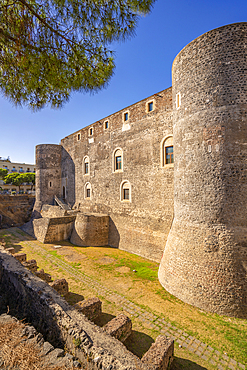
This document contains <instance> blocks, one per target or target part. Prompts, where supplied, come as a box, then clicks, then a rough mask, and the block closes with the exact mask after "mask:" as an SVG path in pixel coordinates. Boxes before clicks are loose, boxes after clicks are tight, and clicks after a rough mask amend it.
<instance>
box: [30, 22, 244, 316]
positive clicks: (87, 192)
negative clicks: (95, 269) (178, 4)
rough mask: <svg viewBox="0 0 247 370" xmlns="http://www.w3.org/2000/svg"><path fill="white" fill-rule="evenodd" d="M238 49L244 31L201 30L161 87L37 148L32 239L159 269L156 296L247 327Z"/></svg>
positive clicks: (241, 90)
mask: <svg viewBox="0 0 247 370" xmlns="http://www.w3.org/2000/svg"><path fill="white" fill-rule="evenodd" d="M246 45H247V23H236V24H231V25H227V26H223V27H220V28H218V29H215V30H212V31H209V32H207V33H205V34H203V35H202V36H200V37H198V38H197V39H195V40H194V41H192V42H191V43H190V44H188V45H187V46H186V47H184V49H182V51H181V52H180V53H179V54H178V55H177V57H176V58H175V60H174V62H173V66H172V87H170V88H168V89H166V90H163V91H161V92H159V93H157V94H154V95H152V96H150V97H148V98H147V99H143V100H141V101H139V102H138V103H136V104H133V105H131V106H129V107H127V108H124V109H122V110H121V111H119V112H116V113H114V114H112V115H110V116H108V117H106V118H103V119H100V120H99V121H97V122H95V123H93V124H91V125H89V126H88V127H85V128H83V129H81V130H79V131H77V132H75V133H73V134H71V135H69V136H66V137H65V138H64V139H62V140H61V143H60V145H50V144H44V145H38V146H37V147H36V169H37V170H36V174H37V180H36V202H35V207H34V217H36V218H35V219H34V220H33V228H34V233H35V235H36V237H37V239H38V240H40V241H42V242H51V241H59V240H63V239H69V240H70V241H71V242H72V243H74V244H76V245H79V246H104V245H110V246H112V247H116V248H120V249H123V250H126V251H129V252H131V253H135V254H138V255H140V256H143V257H146V258H148V259H151V260H154V261H159V262H160V261H161V262H160V268H159V281H160V283H161V284H162V286H163V287H164V288H165V289H166V290H167V291H168V292H170V293H172V294H174V295H175V296H176V297H178V298H180V299H181V300H183V301H184V302H186V303H189V304H192V305H194V306H197V307H199V308H201V309H204V310H207V311H211V312H216V313H218V314H223V315H229V316H235V317H240V318H247V101H246V100H247V78H246V76H247V47H246ZM40 216H42V217H41V218H38V217H40Z"/></svg>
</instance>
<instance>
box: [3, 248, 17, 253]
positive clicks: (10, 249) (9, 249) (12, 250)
mask: <svg viewBox="0 0 247 370" xmlns="http://www.w3.org/2000/svg"><path fill="white" fill-rule="evenodd" d="M5 250H6V251H7V252H9V253H11V254H14V253H15V248H13V247H9V248H5Z"/></svg>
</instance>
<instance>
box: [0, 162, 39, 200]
mask: <svg viewBox="0 0 247 370" xmlns="http://www.w3.org/2000/svg"><path fill="white" fill-rule="evenodd" d="M0 168H3V169H4V170H8V173H27V172H30V173H32V172H35V164H27V163H14V162H11V161H10V159H9V158H8V159H6V158H2V157H0ZM0 188H2V190H1V189H0V191H1V192H4V193H11V192H13V191H16V192H19V187H18V186H15V185H11V184H5V183H4V181H3V180H0ZM31 190H34V189H32V185H31V184H25V185H21V188H20V192H24V193H26V192H30V191H31Z"/></svg>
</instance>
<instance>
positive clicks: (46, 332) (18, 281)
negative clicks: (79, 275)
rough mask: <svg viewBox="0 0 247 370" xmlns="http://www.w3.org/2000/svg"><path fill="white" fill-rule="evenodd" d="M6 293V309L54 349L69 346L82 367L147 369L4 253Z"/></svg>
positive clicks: (1, 281) (0, 258) (1, 286)
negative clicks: (33, 327)
mask: <svg viewBox="0 0 247 370" xmlns="http://www.w3.org/2000/svg"><path fill="white" fill-rule="evenodd" d="M6 291H7V292H8V301H7V302H6V308H7V306H9V309H10V311H12V310H15V312H16V310H17V311H18V315H19V317H20V318H21V317H22V318H25V319H26V321H28V322H31V323H32V325H34V326H35V327H36V329H37V331H39V332H40V333H42V335H43V336H44V337H45V340H46V341H49V342H50V343H51V344H52V345H53V346H54V347H59V346H63V345H65V346H66V348H67V350H68V351H70V352H71V353H73V354H74V355H75V357H77V358H78V359H79V360H80V362H81V363H82V367H83V366H84V367H85V368H88V367H89V369H92V370H96V369H102V368H106V369H107V368H108V369H109V368H112V369H114V370H123V369H126V370H136V368H138V369H147V367H146V366H145V365H144V364H142V362H141V360H140V359H139V358H138V357H136V356H135V355H133V354H132V353H130V352H129V351H128V350H127V349H126V347H125V346H124V345H123V344H122V343H121V342H120V341H118V340H116V339H115V338H112V337H111V336H110V335H107V334H106V333H105V332H104V331H103V329H101V328H100V327H97V326H96V325H94V324H93V323H91V322H90V321H89V320H87V319H86V318H85V316H84V315H82V314H81V313H80V312H78V311H77V310H76V309H75V308H73V307H72V306H69V305H68V304H67V302H66V301H65V300H64V299H63V298H61V296H60V295H58V294H57V292H55V291H54V290H53V289H52V288H51V287H50V286H49V285H48V284H47V283H45V282H44V281H42V280H40V279H37V277H36V276H35V275H33V274H32V273H31V272H30V271H28V270H27V269H25V268H24V267H23V266H22V265H21V264H20V263H19V262H18V261H16V259H15V258H14V257H13V256H11V255H9V254H7V253H6V252H4V250H0V294H2V293H4V294H6ZM34 338H35V337H34ZM34 338H31V339H30V340H33V339H34ZM41 348H42V347H41ZM65 357H66V356H65ZM58 361H59V357H58Z"/></svg>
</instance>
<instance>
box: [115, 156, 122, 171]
mask: <svg viewBox="0 0 247 370" xmlns="http://www.w3.org/2000/svg"><path fill="white" fill-rule="evenodd" d="M121 168H122V157H121V156H118V157H116V170H121Z"/></svg>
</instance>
